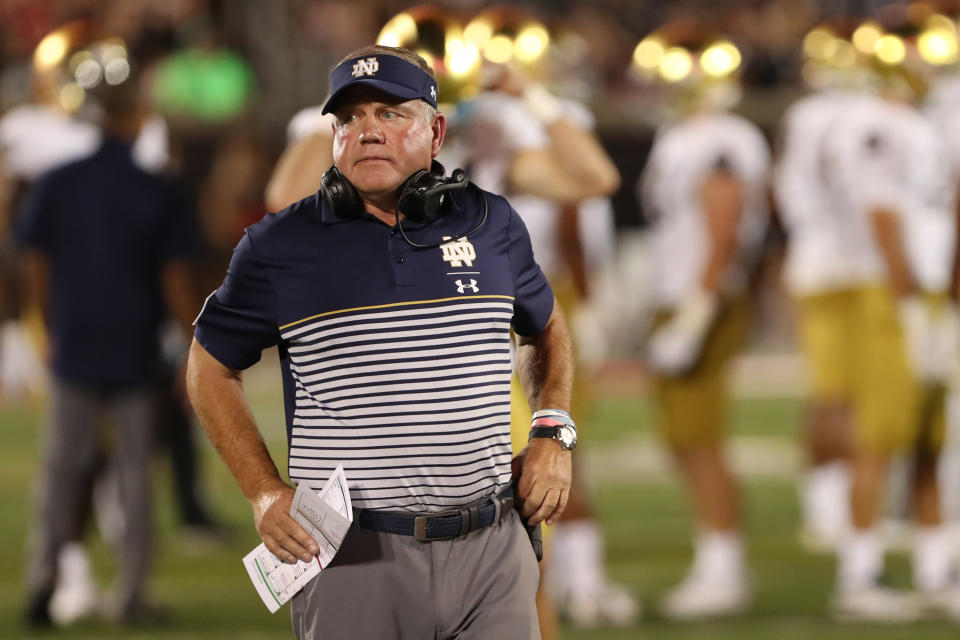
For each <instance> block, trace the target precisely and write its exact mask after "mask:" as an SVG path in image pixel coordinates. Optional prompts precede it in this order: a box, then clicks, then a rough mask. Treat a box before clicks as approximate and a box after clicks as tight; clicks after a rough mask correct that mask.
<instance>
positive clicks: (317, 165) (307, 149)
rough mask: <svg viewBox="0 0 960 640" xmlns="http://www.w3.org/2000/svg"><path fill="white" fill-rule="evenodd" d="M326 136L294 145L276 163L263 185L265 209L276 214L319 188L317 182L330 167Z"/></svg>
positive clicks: (330, 144) (316, 135) (329, 144)
mask: <svg viewBox="0 0 960 640" xmlns="http://www.w3.org/2000/svg"><path fill="white" fill-rule="evenodd" d="M332 148H333V141H332V140H331V138H330V134H329V132H325V131H324V132H317V133H314V134H311V135H309V136H307V137H305V138H301V139H300V140H297V141H296V142H294V143H293V144H292V145H291V146H290V148H288V149H287V150H286V151H284V153H283V155H282V156H280V160H278V161H277V166H276V169H274V171H273V175H272V176H270V181H269V182H268V183H267V188H266V196H265V201H266V204H267V209H269V210H270V211H279V210H281V209H283V208H284V207H287V206H289V205H290V204H292V203H294V202H296V201H298V200H301V199H302V198H305V197H307V196H309V195H311V194H312V193H314V192H315V191H316V190H317V189H319V188H320V178H321V177H322V176H323V173H324V172H325V171H326V170H327V169H329V168H330V167H331V166H333V150H332Z"/></svg>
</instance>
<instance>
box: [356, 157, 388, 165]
mask: <svg viewBox="0 0 960 640" xmlns="http://www.w3.org/2000/svg"><path fill="white" fill-rule="evenodd" d="M369 162H390V159H389V158H380V157H370V158H360V159H359V160H357V162H356V164H366V163H369Z"/></svg>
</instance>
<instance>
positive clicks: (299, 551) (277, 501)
mask: <svg viewBox="0 0 960 640" xmlns="http://www.w3.org/2000/svg"><path fill="white" fill-rule="evenodd" d="M295 493H296V492H295V491H294V490H293V488H291V487H289V486H287V485H286V484H284V483H283V482H280V481H277V482H276V483H274V484H273V485H271V486H269V487H265V488H263V489H262V490H261V491H259V492H258V493H257V497H256V498H254V499H253V500H251V501H250V506H251V507H253V521H254V524H255V525H256V527H257V533H258V534H260V538H261V539H262V540H263V543H264V544H265V545H267V549H269V550H270V552H271V553H272V554H273V555H275V556H277V557H278V558H280V560H281V561H283V562H286V563H287V564H296V563H297V560H302V561H304V562H310V561H311V560H313V558H314V556H316V555H317V553H319V552H320V547H319V545H317V542H316V541H315V540H314V539H313V538H312V537H310V534H308V533H307V532H306V530H304V528H303V527H301V526H300V523H298V522H297V521H296V520H294V519H293V518H291V517H290V505H291V504H292V503H293V496H294V494H295Z"/></svg>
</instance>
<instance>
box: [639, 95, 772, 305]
mask: <svg viewBox="0 0 960 640" xmlns="http://www.w3.org/2000/svg"><path fill="white" fill-rule="evenodd" d="M719 167H723V168H725V169H726V170H728V171H731V172H732V173H733V174H734V175H736V176H737V177H738V178H739V179H740V181H741V183H742V185H743V214H742V216H741V219H740V227H739V229H738V232H737V233H738V247H739V249H740V253H741V256H743V257H746V256H748V255H749V254H751V253H752V252H753V251H754V250H756V249H758V248H759V245H760V243H761V242H762V239H763V234H764V231H765V229H766V224H767V217H768V210H767V202H766V188H767V178H768V172H769V169H770V151H769V149H768V147H767V143H766V140H765V139H764V138H763V135H762V134H761V133H760V130H759V129H757V127H756V126H754V125H753V124H751V123H750V122H748V121H747V120H745V119H743V118H741V117H739V116H736V115H733V114H727V113H711V114H702V115H695V116H691V117H688V118H686V119H683V120H681V121H679V122H677V123H674V124H671V125H666V126H664V127H662V128H661V129H659V130H658V131H657V134H656V136H655V138H654V142H653V148H652V149H651V150H650V156H649V158H648V159H647V165H646V167H645V168H644V172H643V175H642V176H641V177H640V182H639V193H638V195H639V197H640V198H641V199H642V202H643V207H644V211H645V212H646V213H647V215H648V217H649V218H650V219H651V221H652V223H653V225H652V228H651V234H652V238H651V244H652V251H653V263H654V271H655V273H654V279H653V282H652V291H651V296H652V300H653V303H654V305H656V306H657V307H675V306H677V305H679V304H680V303H681V302H682V301H683V300H684V299H685V298H686V296H688V295H689V294H690V293H692V292H693V291H695V290H696V288H697V287H698V286H699V285H700V278H701V277H702V275H703V271H704V268H705V267H706V262H707V259H708V253H709V250H710V239H709V236H708V230H707V226H706V224H705V221H704V216H705V214H704V211H703V208H702V205H701V201H700V193H699V192H700V186H701V184H702V183H703V181H704V179H706V178H707V177H708V176H709V175H710V174H711V173H712V172H713V171H716V170H717V169H718V168H719ZM745 268H746V264H745V260H738V261H736V263H735V264H734V265H732V268H731V271H730V272H729V273H728V274H725V278H726V279H725V285H726V286H727V291H728V292H733V291H736V290H737V289H742V288H743V287H744V286H745V283H746V281H745V275H746V274H745ZM731 289H732V290H733V291H731Z"/></svg>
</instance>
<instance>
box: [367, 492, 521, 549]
mask: <svg viewBox="0 0 960 640" xmlns="http://www.w3.org/2000/svg"><path fill="white" fill-rule="evenodd" d="M510 509H513V487H507V488H506V489H504V490H503V491H501V492H500V493H499V494H496V495H491V496H490V497H489V498H485V499H483V500H480V501H477V502H474V503H473V504H470V505H467V506H465V507H463V508H461V509H455V510H450V511H440V512H438V513H428V514H419V515H418V514H415V513H404V512H402V511H370V510H363V511H360V526H361V527H363V528H365V529H373V530H374V531H380V532H382V533H394V534H397V535H401V536H413V537H414V539H416V540H419V541H420V542H433V541H434V540H450V539H451V538H459V537H460V536H463V535H466V534H467V533H469V532H471V531H473V530H475V529H483V528H484V527H489V526H490V525H492V524H494V523H495V522H499V521H500V519H501V518H502V517H503V515H504V514H505V513H507V512H508V511H510Z"/></svg>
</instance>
